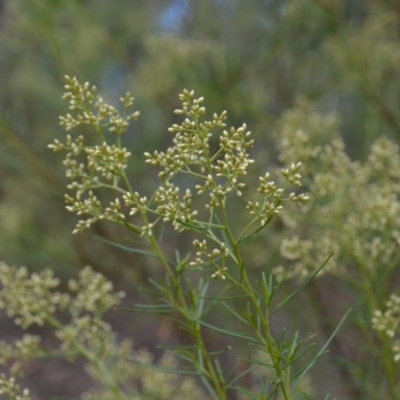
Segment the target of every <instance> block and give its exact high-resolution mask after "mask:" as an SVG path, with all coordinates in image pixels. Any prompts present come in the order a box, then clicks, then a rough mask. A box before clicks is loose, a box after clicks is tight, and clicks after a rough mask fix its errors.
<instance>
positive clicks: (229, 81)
mask: <svg viewBox="0 0 400 400" xmlns="http://www.w3.org/2000/svg"><path fill="white" fill-rule="evenodd" d="M0 4H1V11H0V12H1V14H0V73H1V77H2V80H1V85H0V138H1V146H0V243H1V246H0V259H4V260H7V262H9V263H12V264H17V265H28V266H29V267H30V268H31V269H42V268H43V267H44V266H50V267H52V268H53V269H55V270H56V271H57V273H58V274H59V275H60V274H61V276H64V277H67V276H70V275H71V274H73V273H74V270H76V269H81V268H82V267H83V266H85V265H87V264H90V265H92V266H93V267H94V268H95V269H96V270H100V271H102V272H104V273H106V275H108V276H109V277H111V278H113V279H115V280H117V281H118V280H119V281H120V280H121V278H122V277H124V278H126V277H129V282H136V283H140V282H142V281H143V280H145V278H146V277H148V276H149V275H152V274H154V273H155V272H154V269H153V268H150V267H151V265H148V263H146V262H144V261H143V259H142V258H140V257H138V256H135V255H133V254H128V253H126V252H123V251H120V250H119V249H118V248H115V247H112V246H108V245H106V244H105V243H104V242H100V241H96V240H94V236H95V237H101V238H103V239H105V240H108V241H116V240H117V238H118V237H120V232H119V230H118V229H117V228H114V227H112V226H109V225H108V224H102V223H99V224H97V225H96V226H95V228H94V230H93V231H91V232H90V233H85V234H82V235H78V236H72V235H71V231H72V229H73V227H74V225H75V222H76V221H75V217H74V216H73V215H71V214H69V213H67V212H66V211H65V208H64V203H63V195H64V192H65V189H64V188H65V181H63V178H62V177H63V176H64V174H63V167H62V165H60V162H59V159H58V157H57V155H54V154H53V153H52V152H51V151H49V150H48V149H47V147H46V146H47V144H48V143H50V142H51V141H52V140H53V139H54V138H62V137H64V135H65V132H64V130H63V129H62V128H60V126H59V122H58V116H59V115H61V114H63V113H64V110H65V105H64V104H63V103H62V100H61V94H62V86H63V79H64V78H63V76H64V75H65V74H68V75H71V76H73V75H76V76H77V77H78V78H79V79H80V80H82V81H85V80H90V81H91V82H92V83H94V84H96V85H97V86H98V88H99V90H100V92H101V93H102V95H103V96H104V97H105V99H106V100H108V101H109V102H111V103H117V101H116V100H117V99H118V98H119V96H120V95H122V94H123V93H124V92H125V91H126V90H129V91H130V92H131V93H133V94H134V95H135V97H136V107H137V109H139V110H140V111H141V118H140V120H139V121H138V123H137V124H135V126H134V127H133V128H131V131H130V132H129V133H128V135H126V137H125V138H124V139H125V141H126V145H127V147H129V150H130V151H131V152H132V154H133V157H132V159H133V160H135V162H134V163H131V165H130V166H129V168H130V171H129V173H128V174H129V175H130V176H133V177H134V179H135V181H134V182H133V185H134V186H135V187H137V188H138V189H139V190H141V189H145V188H146V187H149V186H153V185H155V183H154V180H155V178H156V173H157V171H150V170H149V169H148V168H147V167H146V165H145V164H144V156H143V152H144V151H151V150H153V149H154V148H159V149H162V148H165V147H166V146H167V144H168V143H169V141H170V139H171V138H170V134H168V132H167V127H168V126H170V125H171V124H172V123H174V122H175V119H174V118H175V117H174V116H173V114H172V113H171V110H173V109H174V108H176V107H177V105H178V104H177V100H176V99H177V94H178V93H180V92H181V91H182V89H183V88H184V87H187V88H189V89H194V90H195V91H196V94H198V95H201V96H204V97H206V99H207V104H208V107H209V109H211V110H215V111H218V112H221V111H222V110H224V109H227V110H229V115H230V121H229V123H230V124H232V125H239V124H241V123H242V122H243V121H246V123H247V124H248V126H249V128H250V129H251V130H252V132H253V135H254V137H255V139H256V142H257V148H256V149H255V150H254V154H253V156H254V158H257V159H262V160H264V161H265V164H266V167H267V166H275V165H276V164H277V163H278V162H279V161H278V158H277V154H278V151H277V148H276V145H275V139H274V135H273V132H276V127H277V126H279V124H278V123H277V121H278V120H279V119H280V117H281V116H282V114H283V112H284V111H285V110H287V109H289V108H292V107H293V106H294V105H295V104H296V101H297V99H298V98H299V97H305V98H308V99H309V100H311V101H312V102H313V104H314V105H315V108H316V109H317V110H318V111H320V112H321V113H323V114H326V113H327V112H335V113H336V114H337V115H338V120H339V121H340V126H339V127H338V128H337V129H338V131H339V134H340V135H341V137H342V138H343V141H344V143H345V145H346V153H347V154H348V155H349V156H350V157H351V158H352V159H355V160H365V159H366V158H367V157H368V154H369V149H370V146H371V145H372V143H373V142H374V141H375V140H376V139H377V138H378V137H380V136H381V135H386V136H387V137H389V138H390V139H391V140H393V141H397V142H399V141H400V117H399V115H400V114H399V113H398V110H397V109H398V103H399V93H400V74H399V66H400V40H399V39H400V5H399V4H400V3H399V2H398V1H397V0H354V1H345V0H283V1H282V0H249V1H239V0H170V1H167V0H160V1H157V2H155V1H145V0H135V1H131V0H118V1H115V2H110V1H106V0H69V1H61V0H58V1H55V0H31V1H29V2H26V1H23V0H3V1H2V2H1V3H0ZM335 129H336V128H335ZM328 130H329V129H328ZM278 132H279V130H278ZM317 134H318V135H320V137H321V140H319V139H317V143H318V142H319V141H320V142H325V141H326V137H325V136H324V135H329V132H324V131H321V132H318V133H317ZM298 161H302V160H301V159H299V160H298ZM256 172H258V171H256ZM257 176H258V173H255V177H257ZM255 179H256V178H255ZM232 215H235V210H234V209H232ZM238 218H240V216H238ZM304 226H306V225H304ZM275 228H276V231H275V232H270V237H266V238H263V240H264V242H262V243H260V245H259V246H260V247H258V248H251V249H249V252H250V253H253V254H255V255H257V258H258V259H259V261H258V262H256V264H257V265H258V266H259V267H260V268H261V267H262V268H265V264H266V263H267V267H268V268H272V267H274V266H276V265H278V264H280V262H281V261H280V259H279V245H278V244H279V242H280V240H281V239H280V237H281V236H279V235H282V230H283V227H282V226H281V225H280V224H276V226H275ZM305 233H307V232H305ZM283 235H284V234H283ZM305 236H307V235H306V234H305ZM169 237H170V247H171V249H174V248H175V247H177V246H178V245H179V246H182V247H187V243H185V239H182V238H180V237H178V236H176V235H175V234H174V233H171V235H169ZM265 243H268V249H267V250H265V249H266V247H265ZM171 251H172V250H171ZM264 251H265V252H266V257H263V254H264ZM266 258H267V260H266ZM322 288H324V286H322ZM319 289H320V290H319V291H318V288H317V291H316V292H317V295H318V296H320V297H321V296H322V297H323V296H324V294H322V293H321V287H320V288H319ZM325 289H326V288H325ZM328 292H329V291H328ZM334 294H335V292H333V294H332V293H330V294H329V293H328V297H329V296H331V297H332V296H334ZM136 295H138V294H136ZM328 300H329V299H328ZM345 300H346V299H344V300H343V304H344V306H343V304H341V309H343V308H345V307H346V302H345ZM304 301H306V300H304ZM310 313H311V311H310ZM333 314H335V313H333ZM296 315H297V314H296V311H294V314H293V315H292V316H288V319H289V320H290V319H293V321H294V322H293V324H304V327H305V328H306V329H312V328H309V325H317V326H318V322H316V319H317V318H320V317H321V316H318V315H314V316H313V315H310V316H309V317H308V320H309V322H310V323H309V324H308V322H307V321H304V319H303V318H299V317H298V316H297V317H296ZM299 320H301V321H299ZM286 322H287V321H286ZM286 322H285V321H283V322H282V323H283V324H284V323H286ZM287 323H288V324H289V322H287ZM324 323H325V321H324ZM289 325H290V324H289ZM328 325H329V323H328ZM343 342H345V340H343V341H342V343H341V344H339V345H341V346H342V349H343V347H346V344H343ZM339 345H338V346H339ZM343 354H352V349H351V348H350V349H348V348H346V349H345V350H343V351H342V355H343ZM337 370H338V371H340V368H339V367H338V368H337ZM331 373H333V372H332V371H331ZM335 377H336V378H337V379H338V381H337V382H334V383H333V384H332V388H330V391H331V392H332V393H335V390H337V396H339V398H345V396H348V398H356V395H359V394H355V393H358V392H357V391H355V392H354V391H352V390H353V386H354V385H353V383H354V382H353V381H352V379H350V378H349V379H347V378H346V377H343V376H342V377H341V378H340V372H339V373H338V375H335ZM360 379H361V378H360ZM364 379H365V377H364ZM325 386H326V385H325ZM328 386H329V385H328ZM356 386H357V385H356ZM326 391H327V390H326V388H325V387H324V391H323V392H324V393H326ZM363 395H364V396H365V394H363ZM340 396H343V397H340ZM352 396H353V397H352ZM360 398H365V397H360Z"/></svg>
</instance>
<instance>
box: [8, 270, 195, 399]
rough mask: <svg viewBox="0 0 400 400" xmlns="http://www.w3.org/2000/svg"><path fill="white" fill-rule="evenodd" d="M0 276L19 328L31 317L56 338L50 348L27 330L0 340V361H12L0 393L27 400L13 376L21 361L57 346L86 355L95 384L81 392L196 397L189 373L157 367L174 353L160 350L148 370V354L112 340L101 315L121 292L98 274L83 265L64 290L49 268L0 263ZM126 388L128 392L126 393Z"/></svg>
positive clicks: (71, 354) (70, 354)
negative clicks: (59, 288)
mask: <svg viewBox="0 0 400 400" xmlns="http://www.w3.org/2000/svg"><path fill="white" fill-rule="evenodd" d="M0 282H1V284H2V289H1V291H0V299H1V308H4V309H6V310H7V312H8V313H9V315H11V316H15V317H17V318H16V320H15V321H16V322H17V323H19V324H21V326H22V327H23V328H27V327H28V326H29V325H31V324H35V323H36V324H40V325H43V324H47V325H49V326H50V327H52V328H53V329H54V333H55V336H56V337H57V338H58V339H59V340H60V345H59V348H58V349H51V350H50V349H44V348H42V347H41V345H40V339H39V337H37V336H32V335H24V336H23V338H22V339H21V340H17V341H15V342H14V343H12V344H10V343H6V342H3V341H1V342H0V362H1V364H3V365H4V364H7V363H9V362H12V365H11V366H10V367H11V368H10V372H11V378H7V377H6V376H5V375H1V376H0V394H7V395H8V396H9V398H12V399H19V400H30V397H29V391H28V390H27V389H25V390H21V389H20V387H19V385H18V384H17V383H16V380H15V378H14V377H15V376H17V375H21V374H22V372H23V368H22V366H23V364H24V363H25V362H27V361H29V360H31V359H34V358H37V357H42V356H43V355H51V354H53V353H54V354H57V355H59V354H60V352H62V353H63V354H65V356H66V358H67V359H68V360H70V361H72V360H74V359H75V358H76V357H77V356H81V357H82V356H83V357H84V358H86V361H87V365H86V370H87V372H88V373H89V375H90V376H91V377H92V378H93V379H94V380H95V381H96V382H98V383H99V387H98V388H96V389H93V390H91V391H89V392H87V393H86V394H84V395H83V398H84V399H87V400H89V399H96V400H109V399H115V395H116V393H119V394H120V396H119V397H118V398H121V399H124V400H125V399H128V398H137V399H141V398H153V397H155V396H157V398H159V399H165V400H167V399H170V398H177V399H186V398H188V397H187V396H189V395H190V394H192V395H194V396H195V397H194V398H202V392H201V390H200V389H199V388H198V387H197V385H196V383H195V381H194V380H193V379H190V378H183V379H180V381H181V385H176V382H175V381H176V379H172V380H171V377H170V374H166V373H165V372H163V369H167V368H169V369H171V368H176V367H177V362H176V360H175V359H173V358H171V357H170V356H168V355H165V356H164V357H163V358H162V359H161V360H160V361H159V363H158V365H159V367H160V371H155V372H154V371H151V372H149V369H147V368H145V367H144V366H143V365H145V364H154V360H153V357H152V355H151V354H150V353H149V352H148V351H147V350H139V351H135V350H134V349H133V347H132V343H131V342H130V341H129V340H124V341H122V342H118V340H117V337H116V334H115V333H114V332H113V331H112V328H111V326H110V325H109V324H108V323H106V322H104V321H103V320H102V317H103V315H104V313H105V312H106V311H108V310H110V309H111V308H114V307H115V306H117V305H118V304H119V303H120V300H121V298H122V297H123V296H124V293H123V292H119V293H116V292H115V291H114V289H113V285H112V283H111V282H109V281H108V280H107V279H106V278H105V277H104V276H103V275H102V274H100V273H97V272H94V271H93V270H92V269H91V268H89V267H86V268H84V269H83V270H82V271H81V272H80V273H79V276H78V279H76V280H75V279H71V280H70V281H69V283H68V288H69V292H68V293H60V292H56V291H55V290H54V289H55V288H56V287H57V285H58V279H56V278H54V276H53V274H52V272H50V271H49V270H45V271H43V272H41V273H32V274H29V273H28V272H27V270H26V268H15V267H9V266H7V265H6V264H2V265H1V268H0ZM57 309H59V310H63V311H64V313H65V311H67V312H68V313H69V315H70V321H69V322H64V323H61V321H60V320H59V319H58V314H57V313H56V311H57ZM177 379H178V378H177ZM138 382H139V386H141V388H140V389H139V387H138ZM155 382H157V385H154V383H155ZM151 383H152V384H151ZM123 393H124V394H123ZM125 393H127V395H125ZM128 393H129V396H133V397H128Z"/></svg>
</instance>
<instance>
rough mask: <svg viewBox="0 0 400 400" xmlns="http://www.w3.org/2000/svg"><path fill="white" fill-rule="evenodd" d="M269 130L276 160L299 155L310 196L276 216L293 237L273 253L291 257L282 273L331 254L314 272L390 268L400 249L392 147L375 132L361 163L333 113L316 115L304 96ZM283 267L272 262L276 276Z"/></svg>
mask: <svg viewBox="0 0 400 400" xmlns="http://www.w3.org/2000/svg"><path fill="white" fill-rule="evenodd" d="M322 132H323V133H324V134H323V135H322V134H321V133H322ZM277 134H278V143H279V148H280V150H281V159H282V160H284V161H285V162H294V161H295V158H297V157H299V156H300V157H301V158H302V159H303V160H306V167H305V169H304V175H305V177H304V181H303V183H304V184H305V186H306V187H307V189H308V190H309V192H310V197H311V199H312V200H311V201H310V202H309V203H308V205H307V206H306V207H305V208H303V212H302V213H294V212H291V211H290V210H288V213H286V214H285V215H284V216H283V218H282V219H283V221H284V223H285V224H287V225H288V226H290V227H291V228H292V229H293V228H295V232H294V238H293V240H289V241H288V239H284V240H283V242H282V245H281V255H282V256H283V257H284V258H286V259H287V260H288V261H290V262H291V263H292V269H291V270H290V271H289V273H288V274H287V275H286V276H287V277H298V278H299V279H303V278H304V277H306V276H308V275H309V274H310V273H311V272H313V271H314V270H315V269H316V268H318V267H319V266H320V265H321V261H322V262H323V261H324V259H326V258H327V257H328V256H329V255H330V254H332V253H334V256H333V257H332V258H331V259H330V261H329V263H328V264H327V265H326V267H325V268H324V269H323V270H322V271H321V273H324V272H333V273H335V274H337V275H341V274H342V273H344V272H345V271H346V269H347V270H348V269H349V267H350V265H352V266H356V267H357V268H361V269H363V270H369V271H371V272H372V271H376V270H378V269H379V268H381V266H382V265H385V268H389V269H390V268H393V266H394V265H395V264H396V260H397V259H398V252H399V249H400V246H399V245H400V242H399V232H400V198H399V195H400V173H399V171H400V154H399V149H398V146H397V145H396V144H395V143H393V142H392V141H390V140H389V139H387V138H385V137H381V138H378V139H377V140H376V141H375V142H374V143H373V144H372V146H371V148H370V153H369V155H368V157H367V159H366V160H365V162H363V163H361V162H359V161H352V160H351V159H350V157H349V156H348V155H347V154H346V152H345V146H344V143H343V140H342V139H341V138H340V136H339V131H338V126H337V119H336V118H335V116H333V115H331V116H325V117H324V116H321V115H320V114H319V113H318V112H316V111H315V109H314V107H313V105H312V104H311V103H309V102H307V101H306V100H304V99H301V100H300V101H299V102H298V103H297V105H296V107H295V109H294V110H291V111H288V112H287V113H286V114H285V115H284V116H283V118H282V121H281V122H280V124H279V128H278V133H277ZM293 196H294V198H296V195H293ZM305 235H306V240H305V238H304V236H305ZM303 238H304V239H303ZM287 243H291V244H290V248H291V251H290V252H288V251H287V248H288V246H287ZM305 243H307V246H306V248H307V254H306V253H305V252H304V244H305ZM293 253H295V254H297V255H298V257H296V258H293ZM284 271H285V268H283V267H282V266H279V267H278V268H276V269H275V273H276V274H277V275H278V276H280V277H282V276H283V275H284Z"/></svg>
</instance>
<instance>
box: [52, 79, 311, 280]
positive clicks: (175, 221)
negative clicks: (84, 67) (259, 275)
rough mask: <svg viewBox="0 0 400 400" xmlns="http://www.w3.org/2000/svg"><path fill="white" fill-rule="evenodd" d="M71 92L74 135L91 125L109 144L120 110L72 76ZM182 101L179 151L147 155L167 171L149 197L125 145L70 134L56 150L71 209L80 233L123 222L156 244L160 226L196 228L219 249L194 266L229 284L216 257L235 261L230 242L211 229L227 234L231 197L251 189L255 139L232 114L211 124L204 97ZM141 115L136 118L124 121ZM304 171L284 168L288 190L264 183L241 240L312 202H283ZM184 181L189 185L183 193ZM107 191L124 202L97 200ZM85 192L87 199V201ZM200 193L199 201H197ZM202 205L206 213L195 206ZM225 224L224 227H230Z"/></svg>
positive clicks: (297, 197)
mask: <svg viewBox="0 0 400 400" xmlns="http://www.w3.org/2000/svg"><path fill="white" fill-rule="evenodd" d="M66 89H67V93H66V95H65V96H64V97H65V98H67V99H68V100H69V101H70V108H71V109H72V110H75V111H76V112H77V115H76V116H75V117H72V116H68V117H64V118H63V119H62V124H64V125H66V126H67V128H68V129H70V128H73V127H75V126H77V125H80V124H89V125H92V126H93V127H94V128H95V130H96V131H97V132H100V136H101V137H102V138H103V133H102V130H103V128H104V127H109V126H110V124H111V122H110V121H111V120H112V121H114V119H112V118H113V116H114V114H115V109H114V108H113V107H111V106H106V105H105V104H104V102H103V101H102V100H101V98H98V97H96V95H95V89H93V88H92V89H90V88H89V85H88V84H84V85H80V84H79V83H78V82H77V80H76V79H75V78H67V85H66ZM179 98H180V100H181V102H182V106H181V108H179V109H177V110H175V113H176V114H177V115H181V116H183V121H182V122H181V123H180V124H174V125H172V127H171V128H170V129H169V132H171V133H173V134H174V138H173V145H172V146H171V147H169V148H168V149H167V150H166V151H154V152H153V154H151V153H148V152H146V153H145V157H146V162H147V163H149V164H151V165H154V166H157V167H160V168H161V172H160V173H159V177H160V178H161V180H162V184H161V185H160V186H159V188H158V189H157V190H156V191H155V193H154V194H153V195H151V196H143V195H141V194H139V193H138V192H134V191H133V190H132V188H131V186H130V184H129V180H128V178H127V176H126V175H125V169H126V166H127V162H128V158H129V156H130V153H129V152H128V151H127V150H126V149H125V148H122V147H121V146H120V141H117V145H112V146H110V145H108V144H107V143H106V142H103V143H102V144H101V145H100V146H99V145H95V146H87V145H85V143H84V139H83V137H82V136H79V137H78V138H76V139H72V138H71V137H70V136H67V140H66V143H65V144H61V143H60V142H59V141H56V142H55V143H54V144H53V145H51V147H52V148H53V149H54V150H56V151H58V150H64V151H66V152H67V154H66V159H65V161H64V164H65V165H66V167H67V176H68V177H69V178H71V179H72V180H73V182H72V183H71V184H70V185H69V189H71V190H74V191H76V194H75V196H70V195H66V203H67V209H68V210H69V211H70V212H74V213H76V214H77V215H79V216H83V215H85V216H87V217H86V219H81V220H79V221H78V223H77V225H76V228H75V230H74V233H77V232H80V231H82V230H84V229H87V228H89V227H90V226H91V225H93V224H94V223H96V222H97V221H99V220H109V221H112V222H116V223H120V224H124V225H126V226H128V227H129V228H130V229H131V230H132V231H134V232H136V233H139V234H140V236H142V237H145V238H147V239H149V238H150V237H151V236H152V235H153V231H154V229H155V228H156V225H157V224H158V223H159V222H169V223H171V224H172V225H173V227H174V228H175V229H176V230H177V231H183V230H187V229H192V230H194V231H196V232H198V233H200V234H202V235H203V236H205V237H206V238H207V239H208V240H211V241H213V242H216V244H217V248H216V249H214V250H213V252H212V254H213V257H212V262H210V257H209V256H208V255H206V254H201V256H204V255H205V256H206V261H203V259H202V258H201V257H200V255H199V254H198V258H197V259H196V261H195V262H194V264H192V265H208V264H213V265H214V267H215V269H216V272H215V273H214V274H213V277H216V278H218V277H220V278H223V277H225V272H226V266H225V265H224V264H223V265H220V264H219V263H218V261H220V260H221V259H222V260H224V257H222V258H221V257H219V255H218V257H217V256H215V254H216V250H218V251H221V254H226V253H227V254H228V256H232V253H229V252H227V250H226V249H227V248H228V247H229V245H228V244H227V243H225V244H224V246H225V248H222V247H221V246H222V245H221V243H222V241H221V240H220V239H217V238H216V237H215V236H213V237H211V236H210V229H217V230H224V229H226V227H224V224H225V225H226V224H228V220H227V214H226V206H227V201H228V196H229V195H230V194H231V193H236V195H237V196H241V195H242V193H243V190H244V189H245V187H246V185H245V182H244V177H245V176H246V174H247V172H248V169H249V167H250V165H251V164H252V163H253V162H254V160H253V159H251V157H250V154H249V150H250V149H251V148H252V147H253V146H254V140H252V139H251V138H250V136H251V133H250V131H248V129H247V126H246V124H243V125H242V126H240V127H239V128H233V127H232V128H229V129H225V128H226V123H225V121H226V119H227V113H226V111H223V112H221V113H220V114H217V113H214V114H213V115H212V118H211V119H207V118H206V117H205V115H206V108H205V107H204V106H203V102H204V99H203V98H202V97H199V98H196V97H195V94H194V92H193V91H189V90H186V89H185V90H184V91H183V92H182V93H181V94H180V95H179ZM132 102H133V100H132V99H131V97H129V95H127V96H126V97H125V98H124V99H123V103H124V104H125V106H126V108H129V107H131V106H132ZM89 106H90V107H94V108H95V110H97V114H96V113H95V112H92V113H90V112H89V111H87V110H88V109H89V108H90V107H89ZM136 115H137V114H136V113H134V114H132V115H131V117H129V118H127V119H125V121H128V120H130V119H132V118H133V116H135V117H136ZM66 118H67V119H66ZM74 121H75V122H74ZM121 129H122V128H121ZM121 129H119V128H118V129H116V133H117V134H120V133H121V132H122V130H121ZM109 130H110V129H109ZM218 130H220V134H219V136H218V138H217V141H216V140H215V138H214V136H215V133H216V131H218ZM112 131H114V130H112ZM80 156H83V160H84V162H83V163H82V162H79V161H78V159H77V157H80ZM300 167H301V163H298V162H297V163H292V164H291V165H290V167H289V168H287V169H283V170H282V175H283V177H284V179H285V181H286V183H285V184H284V185H283V187H282V188H278V187H277V185H276V184H275V183H274V181H272V180H270V179H269V174H268V173H267V174H265V175H264V176H262V177H260V184H259V187H258V197H259V198H258V199H257V201H252V200H249V201H248V203H247V209H248V210H249V212H250V218H251V221H250V223H249V224H248V226H247V228H246V229H245V230H244V231H243V232H242V235H241V237H239V238H238V239H237V240H238V241H239V240H241V239H243V237H244V236H245V235H246V234H250V235H251V232H252V231H253V232H254V231H256V229H257V228H255V225H257V224H258V225H260V224H261V227H264V226H265V225H267V224H268V223H269V221H270V220H271V219H272V218H273V217H274V216H276V215H277V214H279V213H280V211H281V210H282V207H283V206H282V202H284V201H291V202H295V203H296V204H298V205H300V204H302V203H304V202H305V201H307V200H308V196H306V195H305V194H304V193H300V194H299V193H295V192H292V193H290V195H289V196H288V197H284V194H285V191H286V189H287V188H288V187H293V188H295V189H296V190H297V188H298V187H299V186H301V183H300V179H301V175H300V173H299V170H300ZM177 182H179V184H178V183H177ZM182 183H184V184H185V186H184V187H182ZM101 188H103V189H111V190H113V191H115V192H117V193H118V196H121V198H120V197H116V198H115V200H114V201H112V202H111V203H109V205H108V206H103V205H102V202H101V199H100V198H99V197H98V195H97V194H95V190H98V189H101ZM84 193H87V195H86V197H85V198H83V194H84ZM194 193H196V194H197V198H194ZM202 196H207V197H208V199H207V200H206V201H204V199H201V197H202ZM200 202H201V203H202V204H203V207H204V208H203V209H199V208H197V207H196V206H197V205H198V204H199V203H200ZM124 207H127V210H124ZM128 214H129V216H128ZM134 216H136V218H141V220H142V224H140V225H141V226H140V225H136V224H135V223H134V222H133V221H136V220H135V219H133V218H134ZM130 217H132V219H131V218H130ZM221 221H224V222H223V224H221ZM253 226H254V228H253ZM232 240H234V239H233V237H232ZM231 245H232V244H231ZM210 254H211V253H210ZM233 258H234V257H233Z"/></svg>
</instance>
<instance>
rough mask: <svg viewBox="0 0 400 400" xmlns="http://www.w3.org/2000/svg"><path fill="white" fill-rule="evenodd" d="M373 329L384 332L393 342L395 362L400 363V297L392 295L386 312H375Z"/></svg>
mask: <svg viewBox="0 0 400 400" xmlns="http://www.w3.org/2000/svg"><path fill="white" fill-rule="evenodd" d="M372 327H373V329H375V330H376V331H380V332H384V333H385V335H387V336H388V337H389V338H390V339H392V340H393V345H392V350H393V354H394V360H395V361H400V296H397V295H395V294H392V295H391V296H390V298H389V300H388V301H387V302H386V310H385V311H384V312H382V311H381V310H375V312H374V316H373V318H372Z"/></svg>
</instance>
